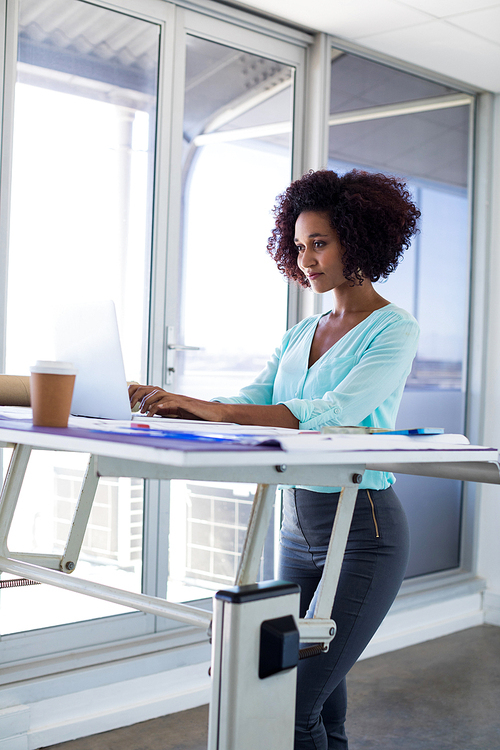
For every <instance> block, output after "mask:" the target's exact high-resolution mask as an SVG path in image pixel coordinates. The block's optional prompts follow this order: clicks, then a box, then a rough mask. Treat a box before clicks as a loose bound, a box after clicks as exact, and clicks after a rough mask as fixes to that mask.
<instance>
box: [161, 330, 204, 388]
mask: <svg viewBox="0 0 500 750" xmlns="http://www.w3.org/2000/svg"><path fill="white" fill-rule="evenodd" d="M165 333H166V341H165V349H166V352H165V370H164V374H163V381H164V383H165V385H172V383H173V382H174V373H175V352H192V351H199V350H200V349H202V347H201V346H186V345H185V344H175V343H174V341H175V331H174V326H167V330H166V332H165Z"/></svg>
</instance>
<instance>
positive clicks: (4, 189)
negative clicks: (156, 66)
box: [0, 0, 492, 682]
mask: <svg viewBox="0 0 500 750" xmlns="http://www.w3.org/2000/svg"><path fill="white" fill-rule="evenodd" d="M84 1H88V0H84ZM91 4H94V5H98V6H100V7H103V8H108V9H110V10H115V11H118V12H124V13H129V14H131V15H134V16H135V17H137V18H143V19H144V20H148V21H154V22H155V23H159V22H161V23H162V24H163V26H162V44H161V53H160V54H161V56H162V57H161V63H160V79H159V90H158V91H159V97H160V98H161V99H159V103H158V112H159V114H158V121H157V149H156V156H155V165H156V169H155V201H154V207H153V227H154V230H153V256H152V258H153V260H152V267H151V274H152V278H153V279H154V282H153V284H152V288H151V313H150V339H149V349H150V352H151V353H152V357H151V360H150V370H149V375H150V377H151V378H158V376H159V377H160V378H161V377H162V375H163V371H164V365H165V362H164V334H165V330H166V323H167V321H168V320H169V316H170V315H171V312H172V309H173V307H172V306H173V305H174V304H175V301H174V300H173V299H171V297H169V298H168V299H167V289H166V284H165V277H166V275H167V274H168V275H171V276H172V275H173V276H174V277H175V274H176V273H177V270H178V257H177V255H176V254H175V253H173V252H169V251H170V250H171V249H172V248H178V246H179V236H180V223H179V221H180V220H179V216H180V210H179V200H180V199H179V195H180V192H179V190H178V187H179V185H180V183H181V169H180V158H179V156H180V155H179V149H178V148H177V149H176V147H175V145H176V143H178V142H179V141H178V140H176V139H178V138H179V132H181V130H180V129H181V128H182V108H183V96H184V86H183V84H184V72H183V66H184V62H185V37H186V34H187V33H194V34H196V35H199V36H201V37H204V36H205V34H208V33H211V34H212V35H213V36H211V37H208V36H205V38H211V39H212V40H213V41H219V42H220V43H223V44H226V45H227V44H228V40H227V38H226V37H225V36H224V33H223V32H224V29H228V28H231V35H230V36H231V39H233V38H234V39H236V37H237V38H238V44H242V43H243V44H247V45H248V47H247V48H248V51H250V52H254V53H259V52H262V47H261V46H260V44H259V45H257V48H255V47H253V46H252V44H253V43H255V42H252V40H256V39H260V40H261V41H262V40H263V39H264V38H267V40H268V43H269V45H270V48H271V47H272V53H270V52H269V53H268V54H272V55H273V56H274V55H275V54H276V53H275V49H279V45H278V43H280V44H283V45H285V44H292V45H295V46H296V47H297V48H300V49H302V50H306V51H307V59H306V63H305V65H303V66H301V72H300V80H298V81H297V84H298V85H297V88H296V97H295V103H294V106H295V109H294V111H295V116H294V127H295V132H294V143H293V155H294V159H293V165H294V166H293V176H294V178H296V177H298V176H300V175H301V174H302V173H303V172H305V171H306V170H307V169H310V168H312V169H318V168H320V167H321V166H324V164H325V163H326V158H327V141H326V138H327V135H326V134H327V131H328V125H327V115H328V104H327V102H328V98H327V92H328V91H329V73H330V66H329V55H330V49H331V47H335V48H336V49H342V50H343V51H345V52H350V53H352V54H356V55H358V56H361V57H364V58H366V59H369V60H373V61H375V62H379V63H382V64H385V65H388V66H390V67H393V68H395V69H397V70H401V71H405V72H408V73H411V74H413V75H420V76H421V77H423V78H426V79H428V80H431V81H435V82H437V83H443V84H448V85H450V86H452V87H454V88H456V89H457V90H460V91H463V92H464V93H466V94H470V95H471V96H477V95H478V94H480V95H479V96H478V99H477V107H476V108H475V113H473V114H471V117H473V119H474V123H475V131H474V135H472V134H471V146H470V148H471V154H472V153H474V158H473V159H472V158H471V170H472V171H473V174H471V182H470V185H471V191H470V194H471V204H470V212H471V216H472V217H473V220H472V221H471V237H472V246H471V257H472V264H471V279H472V281H471V304H470V321H469V324H470V327H469V344H470V347H469V357H468V376H467V401H466V429H467V432H468V434H469V436H470V439H471V441H472V442H481V436H482V430H483V423H482V420H483V416H482V415H483V414H484V403H483V396H482V393H483V392H484V389H483V387H482V386H483V383H484V378H485V372H484V361H485V343H484V341H485V339H484V334H485V328H486V323H485V319H486V310H487V300H486V298H485V294H484V289H485V287H486V271H485V268H486V261H487V245H488V233H487V225H488V209H487V197H488V195H489V189H490V186H491V132H492V104H491V102H492V97H491V95H489V94H485V93H481V92H479V91H478V90H477V89H476V88H474V87H472V86H468V85H465V84H463V83H462V82H459V81H456V80H454V79H450V78H448V77H445V76H441V75H439V74H435V73H432V72H431V71H428V70H425V69H422V68H419V67H418V66H414V65H411V64H405V63H403V62H401V61H399V60H395V59H394V58H391V57H389V56H386V55H383V54H380V53H376V52H372V51H370V50H367V49H365V48H363V47H360V46H358V45H357V44H354V43H350V42H347V41H345V40H341V39H339V38H337V37H335V36H330V35H327V34H317V35H315V36H314V37H313V36H311V35H310V34H308V33H306V32H304V31H301V30H298V29H295V28H294V27H293V26H292V25H286V24H285V23H283V24H281V23H277V22H275V21H270V20H268V19H265V18H261V17H259V16H257V15H252V14H251V13H250V12H247V11H244V10H239V9H236V8H233V7H230V6H226V5H219V4H218V3H216V2H213V1H212V0H196V2H194V1H191V0H174V1H173V2H167V1H166V0H120V1H118V0H116V1H110V0H92V3H91ZM17 8H18V0H0V19H1V20H0V39H1V41H0V45H2V54H1V55H0V73H1V74H2V75H1V78H2V81H3V84H4V91H3V98H2V100H1V101H0V109H1V111H0V114H1V127H2V143H1V155H0V158H1V173H2V182H1V195H2V202H1V213H0V272H1V271H3V278H4V282H3V283H2V284H1V285H0V312H1V313H3V320H5V311H6V293H7V289H6V283H7V281H6V279H7V274H6V270H7V247H8V215H9V209H10V206H9V180H10V172H11V144H12V119H13V97H14V85H15V66H16V60H17ZM221 35H222V36H221ZM167 39H169V40H170V43H169V44H168V43H167V44H166V40H167ZM241 40H243V42H241ZM235 44H236V42H235ZM277 45H278V46H277ZM283 48H284V47H283ZM283 61H284V62H286V60H285V59H283ZM288 63H289V64H290V61H289V60H288ZM325 113H326V114H325ZM479 175H481V177H480V178H479ZM472 176H473V177H474V179H472ZM312 312H314V304H312V303H311V295H307V294H306V293H304V292H303V291H302V290H298V289H295V288H291V290H290V294H289V316H288V322H289V325H293V324H294V323H296V322H298V321H299V320H300V319H301V318H303V317H305V316H306V315H309V314H311V313H312ZM0 361H1V364H2V365H4V362H5V338H4V328H3V327H0ZM147 493H148V494H147V500H146V502H145V518H144V529H145V530H144V538H145V540H146V541H145V546H144V550H145V552H144V569H143V578H144V584H143V585H144V591H145V592H147V593H151V594H155V595H158V596H162V595H164V592H165V590H166V583H167V565H166V562H167V553H166V551H165V544H164V543H162V540H165V539H166V538H167V537H168V501H169V488H168V483H166V482H162V483H160V482H150V483H149V487H148V490H147ZM475 498H476V486H475V485H474V484H472V483H467V484H466V485H465V494H464V512H463V521H462V544H461V567H460V568H458V569H456V570H453V571H444V572H443V573H435V574H428V575H425V576H422V577H420V578H419V579H412V580H411V581H408V582H405V583H404V584H403V587H402V594H403V595H404V596H403V597H402V600H403V599H405V600H406V601H408V602H410V600H411V595H413V594H415V595H418V596H421V598H420V600H419V601H421V602H422V603H425V597H426V596H427V598H428V600H429V601H431V599H432V597H434V599H433V600H435V596H436V589H440V590H441V591H443V587H445V586H446V585H447V584H449V590H450V596H451V595H452V593H451V592H452V590H453V592H454V594H453V595H456V591H457V588H456V585H457V584H459V585H460V584H463V586H464V590H465V588H466V587H467V586H469V587H470V585H472V581H473V579H474V575H475V560H476V546H477V543H476V535H477V534H476V525H477V515H478V508H477V503H476V502H475ZM422 596H423V598H422ZM440 598H441V600H442V599H443V594H441V595H440ZM205 601H206V600H205ZM400 606H403V605H402V604H401V605H400ZM413 606H414V605H413ZM117 617H118V618H120V620H119V621H116V622H115V619H116V618H117ZM158 619H160V618H158ZM167 630H168V631H169V632H168V633H167V632H166V631H167ZM203 640H204V639H203ZM201 641H202V637H201V635H200V633H199V631H198V630H197V629H194V628H189V627H182V626H181V627H179V624H178V623H172V622H170V621H168V622H167V621H164V620H161V622H155V621H154V618H153V617H152V616H150V615H144V614H142V613H131V614H126V615H115V616H112V617H106V618H102V619H99V620H92V621H84V622H79V623H73V624H70V625H61V626H56V627H53V628H47V629H43V630H37V631H26V632H23V633H18V634H13V635H11V636H4V637H3V638H2V641H1V642H0V663H4V664H7V661H6V658H8V663H9V664H11V665H12V667H11V669H10V670H8V674H7V675H6V677H5V678H4V679H5V680H7V681H9V682H10V681H12V679H13V677H15V675H18V677H19V679H25V678H27V677H29V676H30V675H31V674H33V675H35V674H36V675H37V676H38V675H42V674H53V673H56V672H60V671H62V670H64V669H65V668H67V667H65V666H64V665H65V662H66V660H68V661H69V660H71V664H72V667H74V665H75V658H76V657H75V653H76V654H77V658H78V660H79V661H78V663H79V664H80V665H82V666H90V665H92V664H102V663H104V662H106V661H108V660H109V661H112V660H117V659H125V658H128V657H137V656H140V655H145V654H148V653H156V652H158V651H165V650H168V649H170V648H174V647H175V648H178V647H179V646H185V645H188V644H200V643H201ZM106 644H108V646H110V648H107V649H106V651H105V650H104V648H103V645H106ZM68 649H71V653H69V654H68V655H67V656H66V655H65V654H64V651H65V650H68ZM7 651H8V657H7ZM108 652H109V654H108ZM54 654H56V655H57V658H56V657H54ZM194 658H195V657H193V659H194ZM34 659H36V663H35V662H34V661H33V660H34ZM28 662H29V664H27V663H28ZM21 675H22V676H21Z"/></svg>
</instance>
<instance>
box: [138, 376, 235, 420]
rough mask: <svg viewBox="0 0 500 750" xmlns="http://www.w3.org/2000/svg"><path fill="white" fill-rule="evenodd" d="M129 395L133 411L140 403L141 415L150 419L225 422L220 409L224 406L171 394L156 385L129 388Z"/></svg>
mask: <svg viewBox="0 0 500 750" xmlns="http://www.w3.org/2000/svg"><path fill="white" fill-rule="evenodd" d="M128 394H129V398H130V407H131V409H133V408H134V406H135V405H136V404H139V403H140V412H141V414H147V415H148V417H152V416H154V415H155V414H157V415H158V416H160V417H182V418H184V419H200V420H205V421H209V422H221V421H223V418H222V413H221V408H220V407H221V406H222V404H218V403H216V402H211V401H201V400H200V399H196V398H190V397H189V396H181V395H179V394H178V393H169V392H168V391H164V390H163V388H157V387H156V386H154V385H139V384H137V383H133V384H132V385H130V386H129V389H128Z"/></svg>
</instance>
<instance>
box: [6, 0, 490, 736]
mask: <svg viewBox="0 0 500 750" xmlns="http://www.w3.org/2000/svg"><path fill="white" fill-rule="evenodd" d="M0 8H1V9H2V13H1V17H0V25H1V27H2V28H1V40H2V42H1V43H2V46H3V52H2V55H1V57H0V60H1V65H2V83H3V97H2V100H1V103H2V142H1V148H2V151H1V183H0V196H1V207H0V243H1V254H0V263H1V266H2V274H1V279H2V284H1V285H0V297H1V304H0V312H1V314H2V321H3V324H2V326H1V328H0V335H1V337H2V345H1V347H0V353H1V356H2V358H3V359H2V365H1V366H2V371H3V372H6V373H9V374H28V372H29V366H30V364H33V362H34V360H36V359H44V358H50V357H51V347H52V341H51V337H50V331H51V320H52V317H53V316H54V314H56V313H57V312H58V311H59V310H60V308H61V306H64V305H65V304H68V303H70V302H73V301H75V300H85V299H102V298H112V299H113V300H114V302H115V304H116V307H117V312H118V318H119V325H120V333H121V338H122V345H123V350H124V359H125V369H126V374H127V378H128V379H129V380H138V381H141V382H144V381H148V382H154V383H163V384H165V385H166V386H167V387H169V388H171V389H175V390H179V391H180V392H184V393H188V394H190V395H194V396H199V397H201V398H211V397H215V396H217V395H233V394H234V393H236V392H237V391H238V389H239V387H240V386H242V385H244V384H246V383H248V382H249V381H250V380H251V379H252V378H253V377H254V376H255V375H256V374H257V373H258V372H259V370H260V369H261V368H262V366H263V364H264V363H265V361H266V359H267V357H268V355H269V354H270V353H271V352H272V351H273V349H274V347H275V346H276V345H277V344H278V343H279V341H280V339H281V336H282V334H283V332H284V331H285V330H286V328H287V327H288V326H290V325H293V324H294V323H295V322H297V321H298V320H300V319H301V318H303V317H304V316H306V315H309V314H312V313H315V312H321V311H327V310H328V309H329V303H330V299H329V298H327V296H325V297H324V298H320V297H314V295H312V294H311V293H309V292H307V291H299V290H298V289H296V288H294V287H289V286H288V285H287V284H286V283H285V282H284V280H283V279H282V278H281V277H280V275H279V274H278V272H277V271H276V269H275V268H274V266H273V263H272V261H271V260H270V259H269V258H268V257H267V255H266V251H265V246H266V241H267V237H268V236H269V234H270V232H271V229H272V214H271V210H272V207H273V205H274V202H275V198H276V196H277V195H278V194H279V193H280V192H281V191H282V190H283V189H284V188H285V187H286V185H287V184H288V183H289V182H290V180H291V179H293V178H297V177H299V176H300V175H301V174H303V173H304V172H305V171H307V170H308V169H318V168H321V167H328V168H330V169H335V170H337V171H340V172H343V171H347V170H349V169H352V168H354V167H356V168H360V169H365V170H369V171H383V172H386V173H390V174H397V175H400V176H402V177H404V178H405V179H406V181H407V182H408V184H409V186H410V188H411V191H412V193H413V195H414V196H415V199H416V202H417V203H418V205H419V206H420V207H421V210H422V222H421V233H420V234H419V235H418V237H417V238H416V240H415V241H414V242H413V244H412V246H411V248H410V249H409V250H408V252H407V254H406V257H405V260H404V261H403V263H402V264H401V266H400V267H399V268H398V270H397V272H396V273H395V274H394V275H393V276H392V277H391V278H390V279H389V280H388V281H387V282H386V283H384V284H381V285H380V292H381V293H382V294H383V295H384V296H386V297H387V298H389V299H390V300H391V301H393V302H396V303H397V304H399V305H401V306H402V307H405V308H406V309H408V310H409V311H410V312H412V313H413V314H414V315H415V316H416V317H417V318H418V320H419V322H420V325H421V328H422V337H421V342H420V348H419V352H418V355H417V358H416V360H415V364H414V367H413V370H412V373H411V375H410V378H409V380H408V384H407V388H406V391H405V394H404V398H403V403H402V407H401V412H400V416H399V424H400V426H402V427H410V426H439V427H443V428H445V430H446V431H447V432H455V433H464V434H466V435H467V436H468V438H469V439H470V440H471V442H476V443H481V444H485V445H488V446H495V447H500V386H499V384H498V372H499V371H500V295H499V293H498V288H499V286H500V241H499V234H500V222H499V218H498V215H499V211H498V208H499V207H500V180H499V173H500V96H499V92H500V3H496V2H488V0H453V2H451V0H375V1H372V0H350V1H346V0H344V1H342V2H341V1H340V0H335V2H331V3H328V4H327V3H324V2H323V1H322V0H315V1H313V0H311V2H309V3H307V4H305V3H301V2H298V0H293V2H292V1H291V0H290V1H289V2H287V3H284V2H283V1H282V0H253V2H252V3H245V4H242V3H218V2H212V1H211V0H176V1H175V2H165V1H164V0H113V2H104V1H103V2H101V1H100V0H93V1H92V2H87V1H86V0H2V2H0ZM171 344H181V345H186V346H192V347H196V348H194V349H192V350H188V351H176V350H174V349H169V348H168V347H169V345H171ZM2 452H3V454H4V455H3V468H4V471H5V468H6V466H7V465H8V459H9V451H8V450H7V449H4V450H3V451H2ZM32 463H33V466H32V468H31V474H30V476H29V477H28V480H27V482H26V484H25V488H24V490H23V492H24V494H23V497H22V507H21V512H20V513H19V514H18V517H17V519H16V522H15V524H14V526H13V529H12V532H11V536H10V538H9V546H10V548H11V549H14V548H15V549H22V550H24V551H32V552H37V551H39V552H54V551H58V550H60V549H61V547H63V546H64V541H65V539H66V535H67V532H68V527H69V523H70V521H71V517H72V510H73V507H74V504H75V501H76V497H77V493H78V489H79V482H80V481H81V477H82V475H83V471H84V469H85V457H81V456H74V455H71V454H67V455H65V454H60V453H58V454H57V455H56V454H51V453H48V452H40V454H39V455H38V456H36V461H35V460H34V461H33V462H32ZM397 491H398V494H399V495H400V497H401V499H402V501H403V503H404V505H405V508H406V511H407V513H408V516H409V520H410V526H411V534H412V553H411V560H410V565H409V568H408V573H407V578H406V580H405V582H404V584H403V587H402V589H401V592H400V594H399V596H398V598H397V600H396V602H395V604H394V606H393V608H392V610H391V612H390V613H389V615H388V616H387V618H386V620H385V621H384V623H383V624H382V626H381V628H380V630H379V631H378V633H377V634H376V636H375V638H374V640H373V641H372V643H371V644H370V645H369V646H368V648H367V650H366V652H365V654H364V657H367V656H372V655H375V654H379V653H383V652H385V651H390V650H393V649H398V648H401V647H404V646H407V645H410V644H414V643H418V642H422V641H424V640H428V639H432V638H436V637H439V636H441V635H445V634H448V633H452V632H456V631H458V630H461V629H465V628H468V627H472V626H475V625H480V624H482V623H485V622H486V623H491V624H495V625H499V626H500V547H499V545H498V534H499V529H500V490H499V488H498V487H496V486H487V485H483V486H476V485H473V484H463V483H460V482H457V481H451V480H438V479H429V478H417V477H403V476H400V477H398V479H397ZM252 493H253V487H252V486H250V485H241V484H239V485H236V484H235V485H234V486H230V485H227V484H222V483H220V484H216V483H204V484H201V483H196V482H171V483H167V482H153V481H150V482H148V483H146V484H144V483H143V482H142V481H139V480H135V479H119V480H118V479H112V480H111V479H110V480H106V479H104V480H101V482H100V486H99V491H98V495H97V498H96V503H95V505H94V508H93V511H92V517H91V521H90V524H89V528H88V532H87V536H86V539H85V543H84V548H83V552H82V555H81V558H80V561H79V563H78V570H77V574H78V576H79V577H82V578H88V579H89V580H96V581H100V582H105V583H108V584H109V585H114V586H118V587H121V588H127V589H130V590H133V591H140V590H142V591H144V592H146V593H150V594H153V595H157V596H163V597H165V596H167V598H169V599H171V600H174V601H196V602H197V603H199V604H200V605H201V606H206V607H210V606H211V599H210V597H211V596H212V594H213V592H214V591H216V590H217V589H219V588H223V587H224V586H225V585H231V584H232V581H233V578H234V574H235V570H236V564H237V559H238V552H239V549H240V546H241V543H242V535H243V531H244V529H245V526H246V522H247V519H248V514H249V509H250V505H251V500H252ZM278 528H279V498H278V500H277V503H276V514H275V518H274V523H273V525H272V528H271V529H270V531H269V535H268V539H267V542H266V547H265V552H264V557H263V560H262V565H261V578H262V579H269V578H272V577H274V568H275V562H276V535H277V531H278ZM209 659H210V651H209V644H208V642H207V639H206V637H205V634H204V633H202V632H201V631H200V630H197V629H196V628H191V627H188V626H183V625H180V624H179V623H176V622H173V621H172V622H171V621H165V620H161V619H160V618H155V617H153V616H152V615H147V614H143V613H139V612H133V611H130V610H125V609H124V608H123V607H119V606H116V605H113V604H110V603H106V602H102V601H99V600H95V599H91V598H89V597H83V596H79V595H76V594H72V593H70V592H67V591H62V590H55V589H51V588H50V587H47V586H44V585H42V586H27V587H23V588H16V589H4V590H2V591H1V594H0V663H1V670H0V748H2V749H3V748H5V749H6V750H7V749H8V750H21V748H22V750H27V749H29V750H35V749H36V748H39V747H43V746H45V745H50V744H55V743H57V742H62V741H64V740H67V739H73V738H75V737H82V736H86V735H90V734H95V733H97V732H102V731H105V730H108V729H112V728H115V727H119V726H123V725H127V724H132V723H135V722H139V721H143V720H145V719H149V718H153V717H156V716H162V715H164V714H167V713H171V712H174V711H179V710H183V709H186V708H191V707H194V706H197V705H202V704H204V703H206V702H207V701H208V695H209V677H208V674H207V669H208V663H209ZM14 738H15V742H16V743H18V744H15V745H14V744H13V742H14Z"/></svg>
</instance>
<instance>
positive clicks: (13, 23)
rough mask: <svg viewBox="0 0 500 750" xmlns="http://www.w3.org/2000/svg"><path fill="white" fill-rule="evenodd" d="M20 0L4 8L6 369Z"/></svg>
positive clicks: (1, 222)
mask: <svg viewBox="0 0 500 750" xmlns="http://www.w3.org/2000/svg"><path fill="white" fill-rule="evenodd" d="M18 8H19V0H7V1H6V3H4V7H3V10H4V11H5V13H4V18H5V29H4V49H3V52H4V54H3V57H2V62H3V78H2V83H3V97H2V121H1V128H2V134H1V140H2V150H1V162H0V175H1V183H0V276H1V278H2V279H3V281H2V283H1V284H0V315H1V316H2V325H1V326H0V337H1V339H0V367H1V368H2V372H5V357H6V332H7V283H8V268H9V232H10V206H11V191H12V149H13V139H14V97H15V86H16V69H17V28H18Z"/></svg>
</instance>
